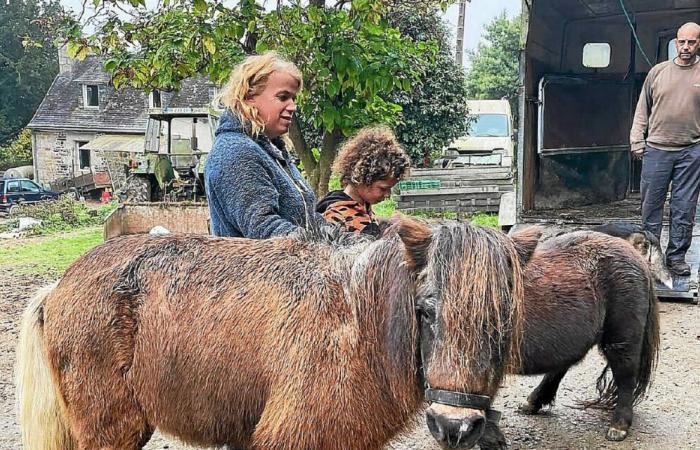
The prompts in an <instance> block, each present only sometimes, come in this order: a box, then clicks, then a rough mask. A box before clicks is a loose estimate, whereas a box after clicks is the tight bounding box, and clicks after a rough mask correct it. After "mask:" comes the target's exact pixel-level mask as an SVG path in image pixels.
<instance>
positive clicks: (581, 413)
mask: <svg viewBox="0 0 700 450" xmlns="http://www.w3.org/2000/svg"><path fill="white" fill-rule="evenodd" d="M50 281H52V280H49V279H47V278H45V277H41V276H32V275H20V274H13V273H12V272H7V271H0V327H2V332H1V333H0V397H1V398H2V403H1V407H0V449H3V450H4V449H18V448H20V445H19V427H18V425H17V420H16V418H15V409H14V408H15V406H14V386H13V384H12V371H13V365H14V352H15V345H16V342H17V332H18V324H19V318H20V315H21V312H22V311H23V309H24V306H25V305H26V303H27V301H28V299H29V297H30V296H31V295H32V294H33V292H34V291H35V290H36V289H37V288H38V287H40V286H42V285H44V284H47V283H48V282H50ZM699 315H700V308H698V307H697V306H693V305H687V304H670V303H664V304H662V305H661V325H662V345H661V358H660V361H659V368H658V371H657V374H656V381H655V384H654V386H653V387H652V389H651V393H650V395H649V398H648V399H647V400H645V401H644V402H642V403H641V404H640V405H639V406H638V407H637V408H636V410H635V412H636V417H635V424H634V426H633V427H632V431H631V433H630V436H629V437H628V439H627V440H626V441H624V442H622V443H612V442H608V441H606V440H605V438H604V434H605V430H606V427H607V423H608V420H609V414H608V413H607V412H605V411H598V410H580V409H576V408H573V407H572V406H573V405H575V404H576V400H580V399H585V398H591V397H592V396H593V395H594V392H595V390H594V385H595V380H596V378H597V376H598V374H599V373H600V370H601V369H602V367H603V362H602V360H601V359H600V358H599V357H598V355H597V354H595V353H593V352H592V353H591V355H589V356H588V357H587V358H586V360H585V361H584V362H583V363H582V364H580V365H579V366H577V367H576V368H575V369H573V370H572V371H571V372H570V373H569V374H567V376H566V378H564V381H563V382H562V387H561V389H560V395H559V397H558V401H557V404H556V406H555V407H554V408H552V409H551V410H550V411H548V412H547V413H546V414H544V415H540V416H535V417H528V416H522V415H520V414H518V413H517V412H516V410H517V406H518V405H519V404H520V403H521V402H522V401H523V400H524V399H525V397H527V394H528V393H529V392H530V390H531V389H532V388H534V386H535V385H536V384H537V383H538V382H539V377H513V378H511V379H510V380H508V381H507V382H506V387H505V388H504V389H503V390H502V391H501V394H500V397H499V399H498V400H497V408H498V409H500V410H501V411H503V413H504V414H503V419H502V421H501V425H502V428H503V430H504V432H505V434H506V437H507V438H508V441H509V442H510V444H511V448H514V449H520V448H522V449H594V448H610V449H620V450H628V449H672V448H673V449H691V448H700V435H698V433H697V429H698V425H699V423H698V422H699V419H698V412H699V411H700V389H698V387H697V386H698V385H700V328H699V327H698V324H699V323H700V318H699ZM426 430H427V429H426V428H425V425H422V424H421V425H419V426H418V427H416V429H415V430H413V431H412V432H409V433H408V434H407V435H406V436H404V437H403V438H400V439H397V440H396V441H395V442H393V443H392V444H390V446H389V448H390V449H391V450H419V449H421V450H425V449H429V450H437V449H438V447H437V446H435V444H434V442H433V440H432V438H431V437H430V436H429V435H428V434H427V431H426ZM146 448H147V449H149V450H155V449H172V450H183V449H187V448H189V447H185V446H182V445H181V444H178V443H176V442H171V441H169V440H167V439H165V438H164V437H162V436H160V435H156V436H154V439H152V440H151V442H150V443H149V444H148V446H147V447H146Z"/></svg>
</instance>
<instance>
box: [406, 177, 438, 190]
mask: <svg viewBox="0 0 700 450" xmlns="http://www.w3.org/2000/svg"><path fill="white" fill-rule="evenodd" d="M440 187H442V182H441V181H440V180H404V181H401V182H399V189H400V190H402V191H403V190H407V191H410V190H416V189H440Z"/></svg>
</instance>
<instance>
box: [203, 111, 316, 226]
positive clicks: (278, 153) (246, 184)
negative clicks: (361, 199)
mask: <svg viewBox="0 0 700 450" xmlns="http://www.w3.org/2000/svg"><path fill="white" fill-rule="evenodd" d="M204 179H205V183H206V190H207V200H208V202H209V214H210V216H211V230H212V233H213V234H214V235H215V236H234V237H246V238H253V239H265V238H269V237H272V236H281V235H286V234H289V233H291V232H293V231H295V230H297V229H298V228H299V227H304V226H306V217H307V214H309V215H310V217H311V220H314V221H316V222H318V223H319V224H323V223H324V221H323V217H321V216H320V215H319V214H316V213H315V211H314V207H315V203H316V197H315V195H314V192H313V190H312V189H311V188H310V187H309V186H308V184H306V181H305V180H304V178H303V177H302V176H301V174H300V173H299V171H298V170H297V168H296V167H295V166H294V164H293V163H292V161H291V158H290V157H289V153H288V152H287V151H286V149H285V148H284V144H283V143H282V142H281V141H280V140H276V141H275V145H273V144H272V143H271V142H270V140H269V139H267V138H266V137H260V138H258V139H256V140H253V139H252V138H251V137H250V136H248V135H247V134H246V133H245V132H244V131H243V127H242V126H241V122H240V121H239V119H238V118H237V117H236V116H235V115H234V114H232V113H231V111H226V112H224V114H223V115H222V116H221V120H220V122H219V127H218V128H217V130H216V140H215V141H214V147H213V148H212V150H211V153H210V154H209V157H208V158H207V164H206V166H205V169H204ZM304 203H306V208H304Z"/></svg>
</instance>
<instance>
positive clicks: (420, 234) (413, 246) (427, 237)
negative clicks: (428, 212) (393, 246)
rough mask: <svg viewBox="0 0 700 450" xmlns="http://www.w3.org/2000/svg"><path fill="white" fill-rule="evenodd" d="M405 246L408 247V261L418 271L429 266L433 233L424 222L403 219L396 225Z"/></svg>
mask: <svg viewBox="0 0 700 450" xmlns="http://www.w3.org/2000/svg"><path fill="white" fill-rule="evenodd" d="M396 226H397V228H396V232H397V233H398V235H399V237H400V238H401V241H402V242H403V245H404V246H405V247H406V260H407V262H408V263H409V265H410V266H411V268H413V269H414V270H416V271H421V270H423V268H424V267H425V266H427V265H428V249H429V247H430V242H431V241H432V239H433V233H432V231H430V228H428V226H427V225H426V224H424V223H423V222H419V221H417V220H413V219H407V218H404V217H402V218H401V219H399V222H398V224H397V225H396Z"/></svg>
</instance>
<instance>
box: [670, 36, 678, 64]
mask: <svg viewBox="0 0 700 450" xmlns="http://www.w3.org/2000/svg"><path fill="white" fill-rule="evenodd" d="M676 56H678V48H677V47H676V38H673V39H671V40H670V41H668V60H669V61H673V60H674V59H675V58H676Z"/></svg>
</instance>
